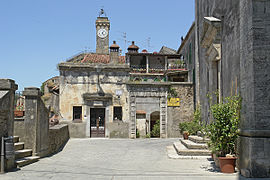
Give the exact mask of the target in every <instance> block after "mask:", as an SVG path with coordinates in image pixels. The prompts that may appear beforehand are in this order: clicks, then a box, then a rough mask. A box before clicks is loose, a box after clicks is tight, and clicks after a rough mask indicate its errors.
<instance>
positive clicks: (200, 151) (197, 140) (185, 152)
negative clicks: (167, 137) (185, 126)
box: [167, 136, 211, 159]
mask: <svg viewBox="0 0 270 180" xmlns="http://www.w3.org/2000/svg"><path fill="white" fill-rule="evenodd" d="M208 141H209V139H207V138H204V137H201V136H189V138H188V140H184V139H182V138H180V139H179V141H177V142H174V143H173V145H172V146H168V147H167V153H168V156H169V157H170V158H173V159H177V158H187V159H188V158H192V159H195V158H199V157H205V156H210V155H211V151H209V150H208V146H207V142H208Z"/></svg>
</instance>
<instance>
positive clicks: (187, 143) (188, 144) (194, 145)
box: [180, 139, 208, 149]
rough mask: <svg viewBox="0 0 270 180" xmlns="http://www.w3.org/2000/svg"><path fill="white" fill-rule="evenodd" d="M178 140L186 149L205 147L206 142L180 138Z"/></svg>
mask: <svg viewBox="0 0 270 180" xmlns="http://www.w3.org/2000/svg"><path fill="white" fill-rule="evenodd" d="M180 142H181V143H182V144H183V145H185V146H186V147H187V148H188V149H207V148H208V147H207V144H197V143H195V142H193V141H190V140H185V139H180Z"/></svg>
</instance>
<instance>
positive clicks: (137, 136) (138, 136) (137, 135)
mask: <svg viewBox="0 0 270 180" xmlns="http://www.w3.org/2000/svg"><path fill="white" fill-rule="evenodd" d="M136 138H140V132H139V131H138V129H136Z"/></svg>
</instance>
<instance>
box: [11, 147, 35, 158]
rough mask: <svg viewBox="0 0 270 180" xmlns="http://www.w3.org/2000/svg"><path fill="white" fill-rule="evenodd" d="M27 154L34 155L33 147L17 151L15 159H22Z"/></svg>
mask: <svg viewBox="0 0 270 180" xmlns="http://www.w3.org/2000/svg"><path fill="white" fill-rule="evenodd" d="M27 156H32V149H22V150H18V151H15V159H21V158H23V157H27Z"/></svg>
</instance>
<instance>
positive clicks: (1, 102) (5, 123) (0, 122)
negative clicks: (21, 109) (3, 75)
mask: <svg viewBox="0 0 270 180" xmlns="http://www.w3.org/2000/svg"><path fill="white" fill-rule="evenodd" d="M17 89H18V86H17V84H15V82H14V80H11V79H0V144H1V143H2V137H3V136H4V137H8V136H13V128H14V125H13V124H14V97H15V91H16V90H17ZM0 154H1V148H0ZM14 160H15V159H14V158H12V159H9V160H8V161H7V162H6V169H11V168H13V167H14V162H15V161H14ZM0 161H1V160H0ZM0 164H1V162H0Z"/></svg>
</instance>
